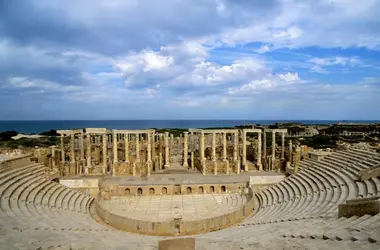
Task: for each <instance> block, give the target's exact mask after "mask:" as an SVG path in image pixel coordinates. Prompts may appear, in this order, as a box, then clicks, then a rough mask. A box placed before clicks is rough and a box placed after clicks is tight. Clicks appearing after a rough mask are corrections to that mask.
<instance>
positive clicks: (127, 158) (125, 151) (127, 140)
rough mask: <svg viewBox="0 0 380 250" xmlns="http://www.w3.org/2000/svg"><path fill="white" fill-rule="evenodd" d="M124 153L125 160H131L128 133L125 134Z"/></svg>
mask: <svg viewBox="0 0 380 250" xmlns="http://www.w3.org/2000/svg"><path fill="white" fill-rule="evenodd" d="M124 154H125V162H129V136H128V134H127V133H126V134H125V136H124Z"/></svg>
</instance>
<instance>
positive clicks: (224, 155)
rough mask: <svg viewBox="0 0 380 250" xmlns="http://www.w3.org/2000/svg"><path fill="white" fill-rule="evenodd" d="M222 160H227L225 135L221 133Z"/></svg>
mask: <svg viewBox="0 0 380 250" xmlns="http://www.w3.org/2000/svg"><path fill="white" fill-rule="evenodd" d="M223 160H224V161H225V160H227V135H226V133H225V132H223Z"/></svg>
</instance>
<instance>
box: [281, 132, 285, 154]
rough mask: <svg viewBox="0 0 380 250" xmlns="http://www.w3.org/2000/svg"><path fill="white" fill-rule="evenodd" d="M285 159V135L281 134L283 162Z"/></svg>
mask: <svg viewBox="0 0 380 250" xmlns="http://www.w3.org/2000/svg"><path fill="white" fill-rule="evenodd" d="M284 159H285V133H284V132H282V133H281V161H283V160H284Z"/></svg>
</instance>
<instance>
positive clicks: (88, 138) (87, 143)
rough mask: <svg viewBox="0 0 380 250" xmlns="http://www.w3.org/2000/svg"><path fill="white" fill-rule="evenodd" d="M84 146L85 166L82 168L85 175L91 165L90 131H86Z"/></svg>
mask: <svg viewBox="0 0 380 250" xmlns="http://www.w3.org/2000/svg"><path fill="white" fill-rule="evenodd" d="M86 147H87V155H86V160H87V165H86V168H85V169H84V173H85V174H86V175H87V174H88V169H89V168H90V167H91V134H90V133H86Z"/></svg>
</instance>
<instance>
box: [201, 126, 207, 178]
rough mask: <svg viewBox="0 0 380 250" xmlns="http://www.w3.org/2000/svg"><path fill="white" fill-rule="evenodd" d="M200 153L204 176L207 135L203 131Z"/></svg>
mask: <svg viewBox="0 0 380 250" xmlns="http://www.w3.org/2000/svg"><path fill="white" fill-rule="evenodd" d="M200 140H201V141H200V145H199V153H200V157H201V166H202V174H203V175H206V162H205V134H204V133H203V131H202V132H201V136H200Z"/></svg>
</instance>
